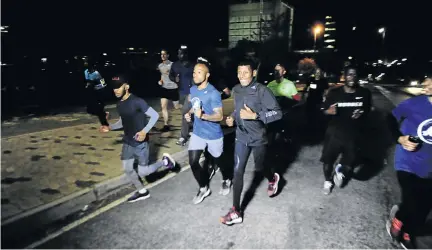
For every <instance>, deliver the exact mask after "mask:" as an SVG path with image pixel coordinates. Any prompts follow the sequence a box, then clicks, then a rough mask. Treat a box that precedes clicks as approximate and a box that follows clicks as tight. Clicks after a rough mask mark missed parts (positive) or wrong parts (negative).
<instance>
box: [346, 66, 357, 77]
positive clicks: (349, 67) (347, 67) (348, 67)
mask: <svg viewBox="0 0 432 250" xmlns="http://www.w3.org/2000/svg"><path fill="white" fill-rule="evenodd" d="M350 69H353V70H355V71H356V73H357V71H358V70H357V68H356V67H355V66H352V65H349V66H346V67H345V68H344V75H346V74H348V70H350Z"/></svg>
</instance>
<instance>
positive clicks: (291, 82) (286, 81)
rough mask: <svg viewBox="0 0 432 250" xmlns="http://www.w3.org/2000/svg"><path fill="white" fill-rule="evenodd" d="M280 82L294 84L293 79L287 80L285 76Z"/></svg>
mask: <svg viewBox="0 0 432 250" xmlns="http://www.w3.org/2000/svg"><path fill="white" fill-rule="evenodd" d="M282 83H284V84H292V85H294V82H293V81H291V80H288V79H286V78H284V80H283V81H282Z"/></svg>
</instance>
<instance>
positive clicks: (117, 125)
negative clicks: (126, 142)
mask: <svg viewBox="0 0 432 250" xmlns="http://www.w3.org/2000/svg"><path fill="white" fill-rule="evenodd" d="M109 127H110V130H117V129H121V128H123V122H122V119H121V117H120V118H119V119H118V121H116V122H115V123H114V124H112V125H109Z"/></svg>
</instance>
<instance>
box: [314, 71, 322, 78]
mask: <svg viewBox="0 0 432 250" xmlns="http://www.w3.org/2000/svg"><path fill="white" fill-rule="evenodd" d="M319 79H321V70H319V69H317V70H316V72H315V80H319Z"/></svg>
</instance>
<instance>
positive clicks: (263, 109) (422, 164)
mask: <svg viewBox="0 0 432 250" xmlns="http://www.w3.org/2000/svg"><path fill="white" fill-rule="evenodd" d="M178 57H179V61H177V62H175V63H172V62H171V61H169V59H168V58H169V54H168V52H167V51H166V50H162V52H161V58H162V63H161V64H160V65H159V67H158V69H159V70H160V72H161V79H160V81H159V85H161V86H162V87H163V88H164V89H165V90H166V91H165V92H164V96H163V98H162V99H161V106H162V115H163V118H164V128H163V129H162V132H163V131H168V130H169V124H168V121H169V118H168V105H167V103H168V100H171V101H173V102H174V106H175V108H182V111H183V112H182V114H183V122H182V132H181V135H180V139H179V141H178V144H179V145H182V146H184V145H186V142H187V141H188V139H187V138H188V136H189V129H190V127H189V124H190V123H192V122H193V132H192V135H191V137H190V139H189V145H188V152H189V164H190V166H191V169H192V173H193V175H194V177H195V179H196V181H197V183H198V192H197V194H196V195H195V196H194V198H193V203H194V204H199V203H201V202H203V200H204V199H205V198H206V197H208V196H209V195H210V194H211V189H210V181H211V179H212V177H213V175H214V174H215V172H216V171H217V170H219V169H220V171H221V174H222V184H221V188H220V192H219V193H220V194H222V195H228V194H229V193H230V191H231V188H232V189H233V202H232V208H231V209H230V210H229V211H228V213H227V214H225V215H224V216H222V217H221V218H220V221H221V223H223V224H226V225H232V224H236V223H241V222H242V221H243V211H242V210H243V208H242V207H241V194H242V191H243V178H244V173H245V168H246V165H247V162H248V158H249V156H250V154H251V152H253V155H254V162H255V171H254V174H255V176H256V177H265V178H266V179H267V180H268V185H267V192H268V195H269V197H273V196H275V195H276V194H277V192H278V184H279V181H280V176H279V174H278V173H276V172H275V171H274V169H272V168H271V167H270V166H268V165H265V163H264V162H265V159H266V152H267V146H268V143H269V140H268V136H267V135H268V132H269V131H268V126H267V125H268V124H270V123H273V122H276V121H279V120H280V119H281V118H282V114H283V113H282V110H281V106H280V104H279V103H278V101H277V99H276V97H275V96H285V97H287V98H290V99H293V100H299V95H298V93H297V90H296V89H295V85H294V84H293V83H292V82H291V81H289V80H287V79H285V78H284V77H283V76H284V74H285V71H286V70H285V67H284V66H283V65H282V64H276V66H275V69H274V70H275V72H274V75H275V81H274V82H271V83H270V84H269V85H268V86H265V85H263V84H261V83H259V82H257V80H256V77H255V76H256V65H255V63H254V62H253V61H249V60H245V61H243V62H241V63H239V64H238V67H237V77H238V80H239V84H237V85H236V86H235V87H234V88H233V89H232V93H233V96H234V111H233V112H232V114H230V115H229V116H228V117H226V118H225V119H226V124H227V125H228V126H230V127H232V126H234V125H236V136H235V137H236V139H235V149H234V157H235V158H234V166H227V165H223V164H220V159H221V155H222V154H223V151H224V144H223V137H224V134H223V131H222V127H221V125H220V122H221V121H222V120H223V119H224V116H223V105H222V98H223V97H227V96H229V95H230V94H231V93H230V91H229V90H227V88H226V86H222V88H221V87H220V86H219V88H217V87H216V86H215V85H213V84H211V83H210V82H209V79H212V78H211V68H212V67H211V64H210V63H209V61H208V60H207V59H205V58H198V60H197V62H196V63H192V62H190V61H189V60H188V57H187V48H185V47H182V48H180V49H179V51H178ZM93 73H94V72H93ZM86 74H87V73H86ZM344 76H345V79H346V81H345V84H344V85H343V86H342V87H339V88H335V89H333V90H331V91H329V92H328V94H327V95H325V97H324V95H323V94H322V96H321V97H316V96H313V95H312V97H309V98H315V99H317V100H319V101H318V103H320V108H321V111H322V112H323V113H324V114H325V115H327V116H330V117H332V119H331V120H330V122H329V124H328V126H327V130H326V133H325V139H324V143H323V144H324V145H323V151H322V155H321V161H322V163H323V173H324V185H323V192H324V193H325V194H330V193H331V192H332V189H333V187H334V186H335V185H336V186H338V187H342V186H344V185H346V184H347V183H348V181H349V180H350V179H351V178H352V176H353V168H354V161H355V158H356V154H357V148H358V143H357V141H358V140H357V139H358V138H359V136H360V131H361V127H362V125H363V124H364V123H365V121H366V117H367V115H368V113H370V111H371V108H372V95H371V92H370V91H369V90H368V89H367V88H363V87H361V86H359V84H358V76H357V70H356V69H355V68H354V67H347V68H345V71H344ZM86 78H87V75H86ZM94 78H95V79H96V77H94ZM88 80H92V79H90V76H89V77H88ZM315 80H316V81H314V82H312V83H311V84H310V85H309V88H310V89H312V92H313V91H314V90H316V89H319V90H320V91H321V93H324V90H325V89H326V88H327V87H323V86H322V85H323V83H322V81H320V78H319V75H318V77H317V78H316V79H315ZM111 84H112V87H113V89H114V93H115V95H116V97H117V98H119V99H120V101H119V103H118V105H117V109H118V112H119V115H120V117H121V118H120V119H119V121H118V122H117V123H115V124H112V125H109V127H107V125H106V124H105V120H103V119H102V118H104V117H103V116H102V114H103V113H102V112H100V114H99V117H100V119H102V120H103V121H104V123H102V127H101V132H107V131H109V130H114V129H120V128H121V127H123V129H124V145H123V148H122V154H121V160H122V164H123V168H124V170H125V173H126V174H127V176H128V177H129V178H130V181H131V182H132V183H133V184H134V186H135V187H136V189H137V192H136V193H135V194H134V195H133V196H131V197H130V198H129V199H128V201H130V202H134V201H137V200H142V199H146V198H148V197H150V193H149V192H148V190H146V189H145V187H144V186H143V185H142V184H141V182H140V181H139V177H144V176H147V175H149V174H151V173H153V172H155V171H157V169H158V168H159V167H160V165H149V159H148V157H149V145H148V132H149V131H150V130H151V129H152V128H153V127H154V125H155V123H156V122H157V120H158V118H159V114H158V113H157V112H156V111H155V110H154V109H153V108H151V107H149V105H148V104H147V103H146V102H145V101H144V100H143V99H141V98H139V97H136V96H135V95H133V94H131V93H130V92H129V88H130V82H129V81H128V79H127V77H126V76H124V75H117V76H115V77H113V78H112V80H111ZM317 85H318V86H317ZM423 94H424V95H422V96H419V97H415V98H412V99H410V100H408V101H406V102H404V103H402V104H401V105H400V106H398V107H397V108H396V109H395V110H394V111H393V114H394V116H395V117H396V118H397V119H399V120H401V119H405V121H403V122H404V124H405V126H403V127H402V128H401V129H399V128H397V129H396V131H399V134H398V137H397V142H398V143H399V144H400V145H399V146H398V147H397V150H396V163H395V164H396V170H397V171H398V172H397V173H398V179H399V182H400V185H401V188H402V203H401V205H400V206H396V207H395V208H393V209H392V212H391V217H390V222H389V223H388V230H389V233H390V234H391V236H392V237H393V238H395V239H397V240H398V241H399V242H401V244H402V245H403V246H410V247H411V246H412V245H413V243H412V242H413V241H412V240H411V238H410V235H411V237H412V236H413V235H415V233H416V232H415V227H414V225H418V224H419V223H420V221H422V220H424V219H425V218H426V216H427V213H428V212H429V211H430V209H431V206H432V204H431V203H432V202H431V200H432V199H430V194H431V193H432V184H431V180H432V176H431V174H432V164H431V163H432V160H431V157H432V150H431V146H432V145H431V144H432V139H431V137H432V132H431V130H430V125H431V123H432V104H431V103H432V97H431V96H432V80H430V79H428V80H426V81H425V83H424V90H423ZM323 97H324V99H323ZM180 103H183V105H180ZM147 117H150V118H149V119H148V118H147ZM105 118H106V117H105ZM425 122H426V123H425ZM425 124H426V125H425ZM420 125H421V126H422V128H426V130H424V131H420V132H418V131H414V130H415V128H419V127H420ZM427 126H429V127H427ZM418 133H420V134H418ZM419 138H420V139H419ZM423 142H426V143H423ZM419 145H422V146H421V147H420V146H419ZM202 154H204V156H205V159H206V161H205V163H204V164H201V163H200V162H199V160H200V158H201V155H202ZM339 155H342V158H341V160H340V161H339V162H336V161H337V158H338V156H339ZM135 159H137V160H138V175H137V173H136V172H135V171H134V169H133V161H134V160H135ZM163 163H164V164H163V166H164V167H167V168H168V169H171V170H175V169H176V167H177V166H176V162H175V159H173V157H172V156H170V155H169V154H164V157H163ZM335 165H336V166H335ZM428 195H429V196H428ZM427 197H429V198H427ZM419 210H421V211H422V213H421V215H419V214H418V211H419ZM396 211H397V212H396ZM402 225H404V227H402Z"/></svg>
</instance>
